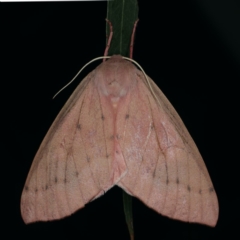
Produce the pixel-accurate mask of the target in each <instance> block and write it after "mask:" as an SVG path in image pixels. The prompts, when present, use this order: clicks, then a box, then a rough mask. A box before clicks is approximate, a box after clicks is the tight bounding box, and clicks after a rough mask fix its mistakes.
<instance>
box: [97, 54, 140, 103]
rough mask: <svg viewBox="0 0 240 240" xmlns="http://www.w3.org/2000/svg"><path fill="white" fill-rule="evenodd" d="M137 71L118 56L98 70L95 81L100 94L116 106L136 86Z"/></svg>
mask: <svg viewBox="0 0 240 240" xmlns="http://www.w3.org/2000/svg"><path fill="white" fill-rule="evenodd" d="M137 71H138V70H137V68H136V67H135V66H134V65H133V64H132V63H130V62H129V61H127V60H124V59H123V58H122V57H121V56H119V55H116V56H113V57H111V58H110V59H109V60H108V61H106V62H103V63H102V64H101V65H100V66H99V67H98V68H97V69H96V72H95V76H94V81H95V84H96V86H97V88H98V91H99V93H100V94H103V95H104V96H106V97H109V98H110V100H111V102H112V103H113V104H114V105H115V104H117V103H118V102H119V101H120V99H121V98H123V97H125V96H126V94H127V93H128V91H129V90H130V89H132V88H133V87H134V85H135V84H136V77H134V75H135V74H136V72H137Z"/></svg>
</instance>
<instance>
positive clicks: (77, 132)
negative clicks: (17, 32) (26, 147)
mask: <svg viewBox="0 0 240 240" xmlns="http://www.w3.org/2000/svg"><path fill="white" fill-rule="evenodd" d="M97 78H98V76H97V74H96V70H95V71H93V72H91V73H90V74H89V75H88V76H87V77H86V78H85V79H84V80H83V81H82V82H81V83H80V84H79V86H78V87H77V89H76V90H75V91H74V93H73V94H72V96H71V97H70V98H69V100H68V101H67V103H66V104H65V106H64V107H63V109H62V110H61V112H60V113H59V115H58V117H57V118H56V119H55V121H54V123H53V124H52V126H51V128H50V129H49V131H48V133H47V135H46V136H45V138H44V140H43V142H42V144H41V146H40V148H39V150H38V152H37V154H36V156H35V158H34V160H33V163H32V166H31V169H30V172H29V174H28V177H27V180H26V183H25V187H24V190H23V193H22V198H21V213H22V217H23V220H24V221H25V223H30V222H34V221H47V220H54V219H60V218H63V217H65V216H68V215H70V214H72V213H73V212H75V211H76V210H78V209H80V208H82V207H84V205H85V204H86V203H88V202H89V201H91V200H93V199H95V198H97V197H98V196H100V195H101V194H103V193H104V192H105V191H107V190H108V189H109V188H110V187H111V186H113V185H114V184H115V183H116V181H117V180H118V179H119V178H120V177H121V175H123V174H124V173H125V172H126V166H122V168H121V169H120V170H119V171H118V172H117V174H116V171H114V166H113V162H112V159H113V149H114V147H113V144H114V141H112V139H111V137H110V136H112V134H113V117H112V114H113V113H112V112H111V110H110V109H109V108H108V106H104V107H103V104H102V101H101V99H100V96H99V93H98V90H97V89H96V85H95V84H94V82H98V81H99V80H98V79H97ZM94 79H95V80H94ZM106 116H108V117H106Z"/></svg>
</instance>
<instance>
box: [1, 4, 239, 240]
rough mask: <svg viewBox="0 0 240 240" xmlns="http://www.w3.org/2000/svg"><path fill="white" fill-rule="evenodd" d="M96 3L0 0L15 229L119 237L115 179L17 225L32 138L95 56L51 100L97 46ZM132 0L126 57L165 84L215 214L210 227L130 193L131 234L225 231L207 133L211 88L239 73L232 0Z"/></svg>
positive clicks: (100, 39)
mask: <svg viewBox="0 0 240 240" xmlns="http://www.w3.org/2000/svg"><path fill="white" fill-rule="evenodd" d="M207 2H208V3H207ZM106 6H107V3H106V2H104V1H103V2H60V3H10V4H9V3H1V7H2V10H3V11H2V14H3V15H2V16H3V17H4V18H3V19H4V25H5V26H6V27H7V28H6V30H7V31H6V35H5V36H6V38H5V39H7V40H8V43H7V45H6V48H5V50H7V52H8V54H7V56H6V58H5V59H4V60H5V61H4V63H7V64H6V69H8V67H10V68H9V69H8V74H7V77H6V82H9V83H10V84H11V87H10V88H9V89H10V90H9V93H8V103H9V109H12V111H11V114H12V115H13V116H12V117H11V118H10V120H9V123H10V125H11V131H13V132H12V133H11V136H12V137H13V139H11V143H13V144H12V145H14V149H13V148H12V149H11V154H10V156H11V163H13V164H14V165H13V166H14V176H15V180H14V182H15V183H14V187H15V196H14V208H13V210H14V211H13V215H12V216H11V220H10V221H9V224H10V225H11V224H12V223H14V224H15V223H16V225H15V227H14V231H13V232H14V233H17V234H18V238H21V237H22V238H25V239H28V238H31V239H33V238H34V239H38V238H39V239H40V238H41V239H43V238H47V239H48V238H59V237H64V238H65V239H96V238H103V239H129V237H128V231H127V226H126V224H125V219H124V214H123V208H122V192H121V189H120V188H118V187H114V188H113V189H111V190H110V191H108V192H107V193H106V194H105V195H104V196H102V197H100V198H99V199H97V200H95V201H93V202H91V203H89V204H87V205H86V207H85V208H83V209H81V210H79V211H77V212H76V213H75V214H73V215H72V216H70V217H67V218H65V219H62V220H59V221H53V222H47V223H46V222H45V223H34V224H30V225H25V224H24V222H23V221H22V218H21V215H20V197H21V191H22V188H23V186H24V182H25V179H26V177H27V173H28V171H29V168H30V166H31V162H32V159H33V157H34V155H35V153H36V151H37V149H38V147H39V145H40V143H41V141H42V139H43V138H44V136H45V134H46V132H47V130H48V128H49V127H50V125H51V123H52V122H53V120H54V119H55V117H56V116H57V114H58V112H59V111H60V109H61V108H62V106H63V104H64V103H65V102H66V100H67V99H68V97H69V96H70V95H71V92H72V91H73V90H74V89H75V87H76V86H77V85H78V83H79V82H80V80H81V79H82V78H83V77H84V76H85V75H86V74H87V73H88V72H90V71H91V70H93V69H94V68H95V67H96V66H97V65H98V64H99V63H100V62H98V63H93V64H92V65H91V66H89V67H87V69H85V70H84V72H83V73H82V74H81V75H80V76H79V77H78V79H77V80H76V81H75V82H74V83H73V84H72V85H71V86H69V87H68V88H67V89H66V90H64V91H63V92H62V93H61V94H60V95H58V96H57V98H56V99H54V100H52V97H53V95H54V94H55V93H56V92H57V91H58V90H59V89H60V88H61V87H62V86H64V85H65V84H66V83H68V82H69V80H71V79H72V77H73V76H74V75H75V74H76V72H77V71H78V70H79V69H80V68H81V67H82V66H83V65H84V64H85V63H86V62H88V61H89V60H91V59H93V58H95V57H98V56H102V55H103V52H104V49H105V39H106V34H105V18H106ZM139 8H140V10H139V19H140V21H139V24H138V27H137V31H136V37H135V46H134V56H133V58H134V59H135V60H136V61H138V62H139V63H140V64H141V66H142V67H143V68H144V70H145V72H146V73H147V74H148V75H149V76H150V77H151V78H152V79H153V80H154V81H155V82H156V83H157V84H158V86H159V87H160V88H161V90H162V91H163V92H164V93H165V95H166V96H167V97H168V99H169V100H170V102H171V103H172V105H173V106H174V107H175V108H176V110H177V112H178V113H179V115H180V116H181V118H182V119H183V121H184V123H185V125H186V127H187V128H188V130H189V132H190V134H191V135H192V137H193V139H194V141H195V142H196V144H197V146H198V148H199V150H200V152H201V154H202V156H203V159H204V160H205V163H206V165H207V168H208V170H209V174H210V176H211V179H212V182H213V185H214V187H215V190H216V192H217V195H218V199H219V206H220V215H219V221H218V223H217V226H216V227H215V228H211V227H207V226H203V225H199V224H188V223H184V222H179V221H176V220H171V219H168V218H166V217H163V216H161V215H159V214H157V213H155V212H154V211H153V210H151V209H149V208H148V207H146V206H145V205H144V204H142V203H141V202H140V201H139V200H137V199H134V200H133V214H134V228H135V237H136V240H138V239H161V240H163V239H219V238H220V237H222V236H224V235H225V234H227V236H228V239H231V238H232V237H231V236H232V234H233V231H234V229H235V228H234V227H233V222H234V219H233V215H234V213H233V212H232V211H231V210H230V209H229V205H233V204H234V203H233V201H231V198H230V197H229V195H230V190H229V188H228V186H229V184H228V183H227V181H226V179H227V178H228V180H229V178H230V175H231V174H230V173H229V171H230V169H228V166H227V165H226V159H225V158H224V157H223V155H221V154H219V150H220V149H221V148H224V144H222V145H221V146H219V145H217V146H216V144H215V143H216V142H217V140H219V139H218V138H219V134H218V132H219V131H220V130H221V131H222V130H223V126H221V125H220V126H219V125H218V119H219V118H220V117H221V115H224V114H225V112H221V110H219V105H221V106H223V105H224V103H223V95H222V93H220V92H219V91H220V90H219V89H220V87H221V88H222V87H224V84H226V83H227V82H228V81H230V80H238V79H239V63H240V54H239V53H240V50H239V49H240V48H239V42H240V37H239V26H240V15H239V14H238V13H239V9H240V8H239V2H238V1H235V2H234V1H213V0H211V1H207V0H206V1H200V0H199V1H197V0H192V1H186V0H182V1H178V0H175V1H139ZM12 145H11V146H12ZM223 176H224V177H223ZM229 181H230V180H229ZM232 198H233V197H232ZM230 207H231V206H230ZM11 208H12V206H11ZM234 209H235V208H234Z"/></svg>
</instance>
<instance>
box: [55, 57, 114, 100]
mask: <svg viewBox="0 0 240 240" xmlns="http://www.w3.org/2000/svg"><path fill="white" fill-rule="evenodd" d="M106 58H110V57H109V56H102V57H97V58H94V59H92V60H91V61H89V62H88V63H86V64H85V65H84V66H83V67H82V68H81V69H80V70H79V71H78V72H77V74H76V75H75V76H74V77H73V78H72V80H71V81H70V82H69V83H67V84H66V85H65V86H64V87H63V88H61V89H60V90H59V91H58V92H57V93H56V94H55V95H54V96H53V99H54V98H55V97H56V96H57V95H58V94H59V93H60V92H61V91H62V90H63V89H65V88H66V87H68V86H69V85H70V84H71V83H72V82H73V81H74V80H75V79H76V78H77V76H78V75H79V74H80V73H81V72H82V70H83V69H84V68H85V67H87V66H88V65H89V64H91V63H92V62H95V61H97V60H99V59H106Z"/></svg>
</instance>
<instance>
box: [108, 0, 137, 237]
mask: <svg viewBox="0 0 240 240" xmlns="http://www.w3.org/2000/svg"><path fill="white" fill-rule="evenodd" d="M107 19H108V20H109V21H110V22H111V24H112V27H113V36H112V41H111V43H110V48H109V50H108V55H109V56H111V55H113V54H121V55H122V56H127V57H128V56H129V53H130V44H131V36H132V32H133V27H134V23H135V22H136V20H137V19H138V4H137V0H115V1H109V2H108V9H107ZM106 33H107V41H108V37H109V35H110V28H109V24H108V22H107V24H106ZM106 43H107V42H106ZM123 204H124V214H125V219H126V223H127V226H128V231H129V234H130V239H131V240H133V239H134V229H133V216H132V197H131V196H129V195H128V194H127V193H125V192H124V191H123Z"/></svg>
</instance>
